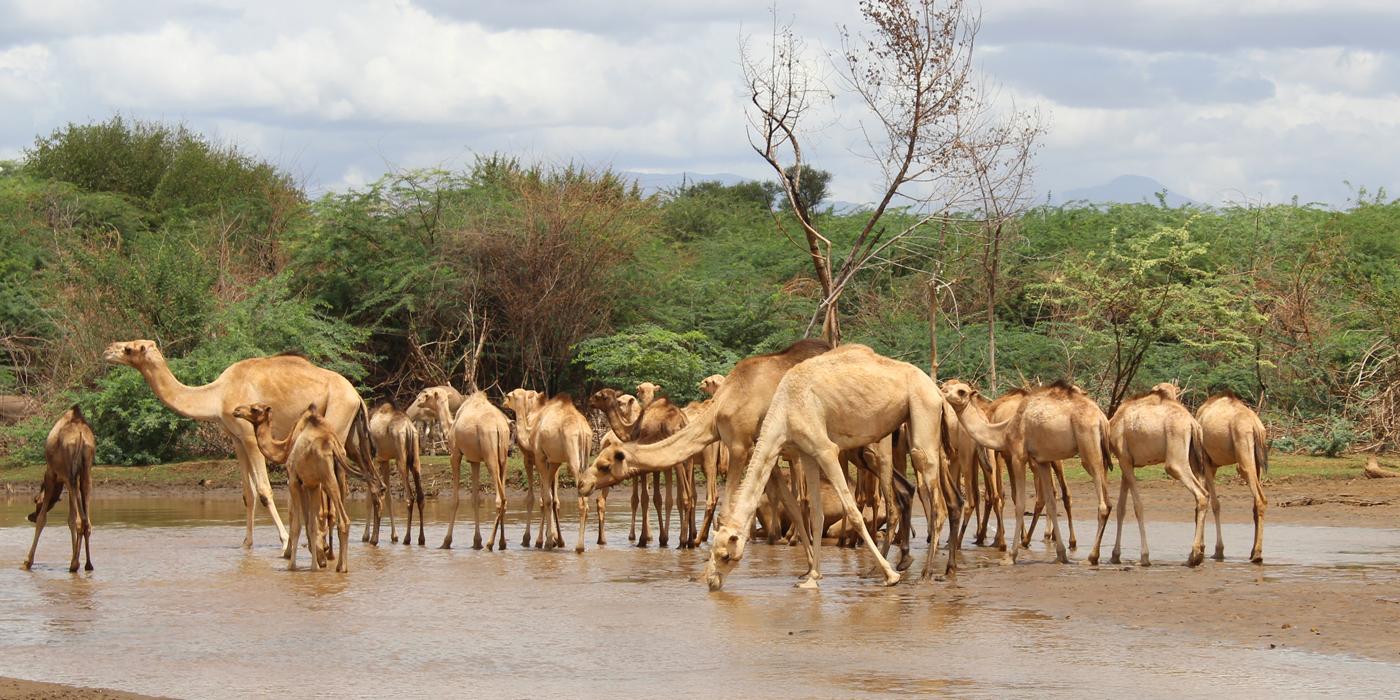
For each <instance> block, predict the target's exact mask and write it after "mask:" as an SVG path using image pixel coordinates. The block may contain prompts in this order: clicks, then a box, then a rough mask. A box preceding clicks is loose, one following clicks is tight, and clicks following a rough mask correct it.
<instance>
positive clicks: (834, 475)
mask: <svg viewBox="0 0 1400 700" xmlns="http://www.w3.org/2000/svg"><path fill="white" fill-rule="evenodd" d="M814 457H815V458H816V460H817V464H818V465H820V466H821V469H822V471H823V472H825V473H826V477H827V480H828V481H830V482H831V488H832V489H833V490H834V491H836V496H837V497H838V498H840V499H841V507H842V508H844V509H845V511H846V516H847V517H849V518H854V519H855V521H856V527H857V528H858V530H859V532H860V539H861V541H862V542H864V543H865V549H866V550H867V551H869V552H870V553H871V554H872V555H873V556H874V557H875V560H876V562H877V563H878V564H879V565H880V569H881V570H882V571H883V572H884V574H885V585H886V586H893V585H894V584H896V583H899V572H897V571H895V570H894V569H893V568H891V567H890V563H889V562H888V561H885V558H884V557H882V556H880V548H879V547H877V546H875V540H874V539H873V538H871V536H870V531H869V530H867V529H865V518H862V517H860V511H859V510H858V509H857V508H856V501H855V498H853V497H852V496H851V490H850V489H849V488H847V486H846V481H845V479H842V478H840V477H841V463H840V462H838V461H837V459H836V449H835V445H833V446H832V447H831V448H830V449H828V450H823V451H821V452H819V453H817V454H816V455H814ZM815 497H817V498H820V489H818V495H817V496H815ZM815 547H816V545H813V548H815Z"/></svg>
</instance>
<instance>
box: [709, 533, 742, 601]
mask: <svg viewBox="0 0 1400 700" xmlns="http://www.w3.org/2000/svg"><path fill="white" fill-rule="evenodd" d="M748 541H749V538H748V535H746V534H744V532H743V530H742V529H740V528H736V527H734V526H733V525H730V524H729V523H725V524H724V525H722V526H721V527H720V528H719V530H718V531H716V532H715V543H714V544H713V545H712V546H711V547H710V562H709V563H708V564H706V565H705V583H706V584H707V585H709V587H710V590H711V591H718V590H720V589H721V588H724V577H725V576H728V575H729V572H730V571H733V570H734V567H735V565H737V564H738V563H739V560H740V559H743V558H744V545H745V544H748Z"/></svg>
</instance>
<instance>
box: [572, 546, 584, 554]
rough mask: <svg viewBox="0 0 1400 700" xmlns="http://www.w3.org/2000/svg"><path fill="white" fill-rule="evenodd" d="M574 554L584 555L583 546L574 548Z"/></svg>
mask: <svg viewBox="0 0 1400 700" xmlns="http://www.w3.org/2000/svg"><path fill="white" fill-rule="evenodd" d="M574 553H575V554H583V545H579V546H577V547H574Z"/></svg>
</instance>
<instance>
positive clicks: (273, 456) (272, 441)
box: [253, 422, 292, 464]
mask: <svg viewBox="0 0 1400 700" xmlns="http://www.w3.org/2000/svg"><path fill="white" fill-rule="evenodd" d="M253 435H254V436H255V437H257V439H258V451H259V452H262V454H263V457H264V458H266V459H267V461H269V462H272V463H274V464H286V463H287V456H288V452H289V449H288V448H289V446H290V444H291V442H292V435H291V433H288V434H287V437H285V438H283V439H281V440H278V439H277V438H275V437H273V436H272V423H271V422H263V423H259V424H258V425H257V426H255V427H254V428H253Z"/></svg>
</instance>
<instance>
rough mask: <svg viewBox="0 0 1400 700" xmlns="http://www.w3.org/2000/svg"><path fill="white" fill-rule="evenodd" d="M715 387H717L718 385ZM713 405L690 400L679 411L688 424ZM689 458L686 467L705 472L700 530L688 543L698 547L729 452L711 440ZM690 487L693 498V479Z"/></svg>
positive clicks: (711, 514)
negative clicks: (689, 464)
mask: <svg viewBox="0 0 1400 700" xmlns="http://www.w3.org/2000/svg"><path fill="white" fill-rule="evenodd" d="M721 379H722V378H721ZM715 388H716V389H718V386H716V387H715ZM713 405H714V399H707V400H705V401H692V402H691V403H689V404H686V406H685V407H684V408H682V409H681V412H682V413H684V414H685V418H686V422H687V424H689V423H690V422H691V421H696V420H699V419H700V416H702V415H703V414H704V413H705V412H706V411H709V410H710V409H711V408H712V407H713ZM609 447H611V445H609ZM691 459H692V460H693V461H694V462H696V463H697V464H693V465H692V466H691V467H687V469H690V470H692V471H693V469H694V467H695V466H697V465H698V466H699V467H700V468H701V470H702V471H703V473H704V474H705V517H704V519H703V520H702V522H701V523H700V531H699V532H698V533H696V534H695V537H694V539H692V540H691V543H690V546H692V547H698V546H700V543H702V542H704V541H705V540H708V539H709V538H710V526H711V525H712V524H713V523H714V520H715V508H716V507H717V506H718V505H719V475H720V474H721V473H728V471H729V452H728V450H725V449H724V445H722V444H720V443H718V442H712V443H710V444H708V445H706V446H705V449H703V450H701V451H700V454H699V455H698V456H696V457H692V458H691ZM691 487H692V493H691V498H692V499H693V498H695V497H696V496H698V494H696V493H695V492H694V490H693V489H694V481H693V480H692V481H691Z"/></svg>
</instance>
